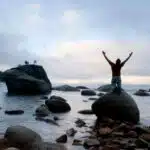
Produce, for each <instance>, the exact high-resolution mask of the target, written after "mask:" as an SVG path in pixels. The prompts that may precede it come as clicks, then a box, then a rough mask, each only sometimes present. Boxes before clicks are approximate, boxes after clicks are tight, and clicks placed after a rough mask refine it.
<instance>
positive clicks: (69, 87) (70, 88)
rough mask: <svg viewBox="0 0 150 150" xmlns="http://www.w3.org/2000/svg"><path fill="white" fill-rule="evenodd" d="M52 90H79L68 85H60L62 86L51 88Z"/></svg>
mask: <svg viewBox="0 0 150 150" xmlns="http://www.w3.org/2000/svg"><path fill="white" fill-rule="evenodd" d="M53 90H57V91H66V92H67V91H80V90H79V89H77V88H75V87H73V86H70V85H62V86H56V87H53Z"/></svg>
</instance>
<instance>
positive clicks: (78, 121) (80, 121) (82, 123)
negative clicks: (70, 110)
mask: <svg viewBox="0 0 150 150" xmlns="http://www.w3.org/2000/svg"><path fill="white" fill-rule="evenodd" d="M75 123H76V126H77V127H79V128H81V127H83V126H85V125H86V123H85V122H84V121H83V120H82V119H77V120H76V121H75Z"/></svg>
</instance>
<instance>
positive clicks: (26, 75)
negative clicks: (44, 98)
mask: <svg viewBox="0 0 150 150" xmlns="http://www.w3.org/2000/svg"><path fill="white" fill-rule="evenodd" d="M3 75H4V78H3V79H4V81H5V83H6V85H7V89H8V93H9V94H46V93H49V92H51V82H50V81H49V79H48V77H47V75H46V72H45V70H44V68H43V67H42V66H39V65H21V66H18V67H16V68H12V69H9V70H6V71H5V72H3Z"/></svg>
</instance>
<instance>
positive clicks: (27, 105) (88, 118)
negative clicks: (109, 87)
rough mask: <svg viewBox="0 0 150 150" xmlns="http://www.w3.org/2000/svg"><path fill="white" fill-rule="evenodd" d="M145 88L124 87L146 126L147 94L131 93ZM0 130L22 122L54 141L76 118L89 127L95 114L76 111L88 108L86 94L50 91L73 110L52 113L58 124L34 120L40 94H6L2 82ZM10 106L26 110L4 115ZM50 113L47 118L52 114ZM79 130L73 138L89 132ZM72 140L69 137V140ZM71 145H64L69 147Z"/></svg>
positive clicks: (148, 119) (149, 102)
mask: <svg viewBox="0 0 150 150" xmlns="http://www.w3.org/2000/svg"><path fill="white" fill-rule="evenodd" d="M139 88H144V89H148V88H149V87H148V86H141V85H136V86H129V85H127V86H124V89H125V90H127V92H128V93H129V94H131V95H132V96H133V98H134V99H135V101H136V103H137V105H138V107H139V109H140V113H141V123H143V124H145V125H150V97H138V96H134V95H133V93H134V92H135V91H136V90H137V89H139ZM0 91H1V92H0V107H2V109H1V110H0V115H1V118H0V133H4V132H5V130H6V129H7V127H9V126H10V125H24V126H26V127H29V128H31V129H33V130H34V131H36V132H37V133H39V134H40V135H41V136H42V138H43V139H44V140H45V141H50V142H55V139H56V138H57V137H59V136H60V135H62V134H64V133H65V132H66V130H67V129H69V128H72V127H74V128H76V127H75V123H74V122H75V121H76V119H77V118H81V119H84V120H85V122H86V123H87V124H88V125H89V126H90V125H93V123H94V121H95V119H96V117H95V116H94V115H81V114H78V113H77V112H78V111H79V110H82V109H90V108H91V104H92V103H93V101H92V100H88V98H89V97H84V96H81V94H80V92H59V91H53V92H52V94H51V95H58V96H61V97H63V98H65V99H66V100H67V102H68V103H69V104H70V106H71V108H72V110H71V111H70V112H69V113H64V114H51V116H58V117H59V118H60V120H59V121H58V123H59V125H60V127H58V126H55V125H52V124H48V123H45V122H41V121H37V120H35V116H34V115H33V114H34V112H35V109H36V108H37V107H38V106H39V105H41V104H44V101H45V100H42V99H40V97H41V96H8V95H7V89H6V86H5V84H3V83H0ZM83 100H88V102H83ZM10 109H22V110H24V111H25V113H24V114H23V115H18V116H9V115H6V114H4V111H5V110H10ZM51 116H50V117H51ZM77 130H78V131H79V132H78V133H77V134H76V135H75V138H77V139H78V138H82V137H84V136H87V135H88V132H85V131H87V130H89V129H88V128H81V129H79V128H77ZM72 140H73V139H69V141H70V142H68V143H71V142H72ZM70 145H71V144H68V145H66V146H67V147H68V148H70ZM71 149H78V150H80V149H81V150H82V149H83V148H82V147H71Z"/></svg>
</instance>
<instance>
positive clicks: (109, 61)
mask: <svg viewBox="0 0 150 150" xmlns="http://www.w3.org/2000/svg"><path fill="white" fill-rule="evenodd" d="M102 53H103V55H104V57H105V59H106V60H107V62H108V63H109V64H110V65H113V64H114V63H113V62H112V61H111V60H109V59H108V57H107V56H106V53H105V52H104V51H102Z"/></svg>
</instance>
